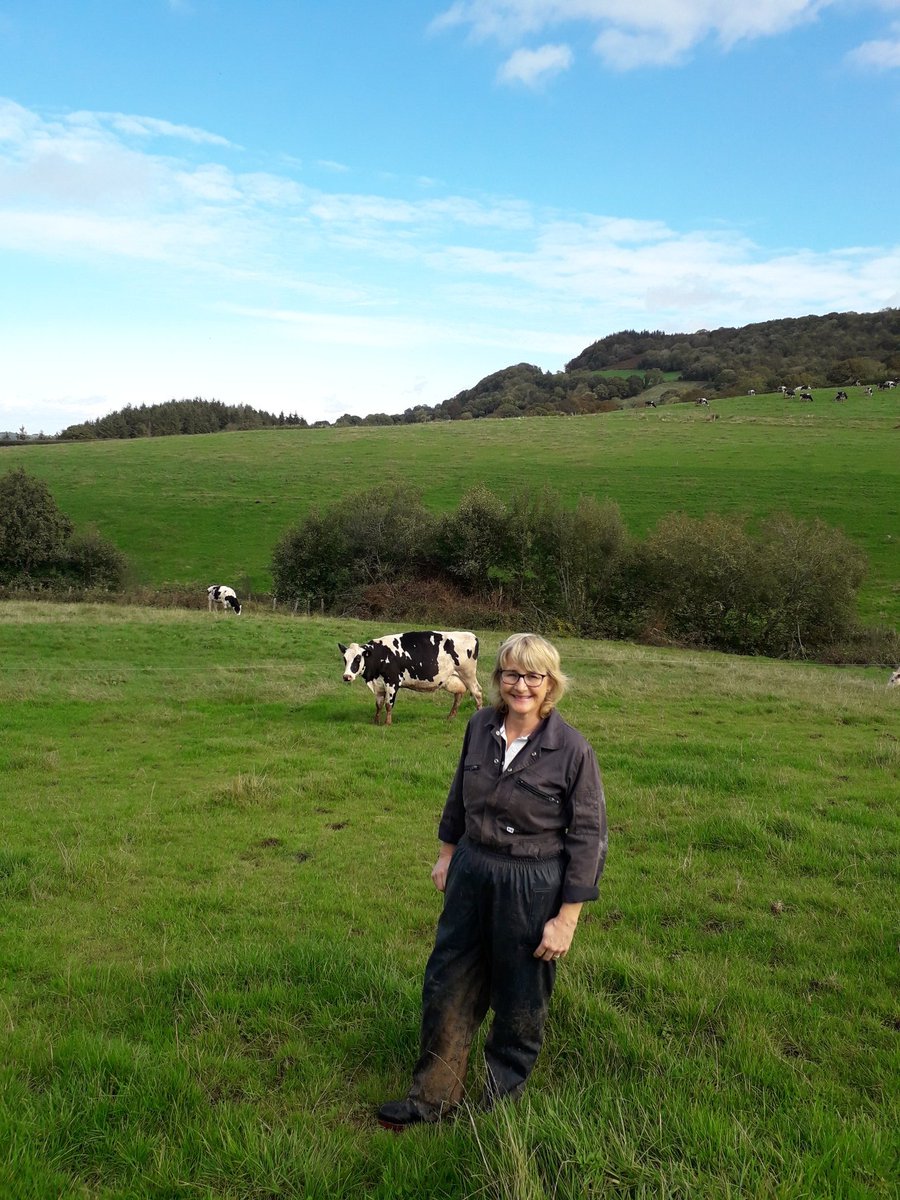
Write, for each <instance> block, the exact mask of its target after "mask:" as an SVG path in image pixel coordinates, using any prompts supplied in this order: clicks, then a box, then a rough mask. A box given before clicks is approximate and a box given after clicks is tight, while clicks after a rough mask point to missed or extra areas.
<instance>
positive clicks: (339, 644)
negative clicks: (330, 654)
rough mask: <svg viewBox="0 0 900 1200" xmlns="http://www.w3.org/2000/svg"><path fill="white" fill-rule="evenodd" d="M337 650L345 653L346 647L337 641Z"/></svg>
mask: <svg viewBox="0 0 900 1200" xmlns="http://www.w3.org/2000/svg"><path fill="white" fill-rule="evenodd" d="M338 650H340V652H341V654H346V653H347V647H346V646H345V645H344V643H343V642H338Z"/></svg>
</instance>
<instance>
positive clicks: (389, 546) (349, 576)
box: [272, 485, 437, 607]
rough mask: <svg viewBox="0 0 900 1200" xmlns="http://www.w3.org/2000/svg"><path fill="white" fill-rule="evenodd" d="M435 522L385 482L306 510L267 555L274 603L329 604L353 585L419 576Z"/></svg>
mask: <svg viewBox="0 0 900 1200" xmlns="http://www.w3.org/2000/svg"><path fill="white" fill-rule="evenodd" d="M436 535H437V519H436V518H435V517H434V516H433V515H432V514H431V513H430V512H428V511H427V509H425V508H424V506H423V505H422V503H421V500H420V498H419V496H418V494H417V493H416V492H414V491H412V490H411V489H410V488H407V487H403V486H398V485H385V486H381V487H375V488H370V489H369V490H368V491H364V492H359V493H357V494H355V495H352V496H348V497H347V498H346V499H344V500H342V501H340V502H339V503H338V504H336V505H335V506H334V507H333V508H331V509H329V510H327V511H325V512H322V511H320V510H318V509H317V510H314V511H313V512H311V513H310V514H309V515H308V516H306V517H304V518H303V519H302V520H301V521H299V522H298V523H297V525H295V526H294V527H293V528H292V529H290V530H288V532H287V533H286V534H285V535H284V536H283V537H282V539H281V540H280V541H279V542H278V544H277V545H276V546H275V549H274V552H273V557H272V579H273V584H274V590H275V594H276V595H277V596H278V598H279V600H281V601H288V602H290V601H294V602H300V603H304V604H307V605H319V604H322V605H325V606H327V607H331V606H332V605H334V604H335V603H336V602H338V601H340V600H341V598H346V597H347V596H348V594H349V593H350V592H351V591H352V590H354V589H359V588H361V587H366V586H369V585H372V584H379V583H384V582H391V583H395V582H397V580H398V579H401V578H414V577H415V576H417V575H418V574H420V573H422V572H423V571H427V569H428V568H429V566H430V565H431V561H432V554H433V550H434V546H435V539H436Z"/></svg>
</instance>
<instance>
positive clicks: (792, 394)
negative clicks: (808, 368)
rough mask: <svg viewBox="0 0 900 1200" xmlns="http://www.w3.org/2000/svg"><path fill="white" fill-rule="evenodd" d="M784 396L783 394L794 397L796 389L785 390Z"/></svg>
mask: <svg viewBox="0 0 900 1200" xmlns="http://www.w3.org/2000/svg"><path fill="white" fill-rule="evenodd" d="M784 394H785V396H791V397H793V396H796V395H797V389H796V388H785V389H784Z"/></svg>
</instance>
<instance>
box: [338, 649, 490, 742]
mask: <svg viewBox="0 0 900 1200" xmlns="http://www.w3.org/2000/svg"><path fill="white" fill-rule="evenodd" d="M338 646H339V648H340V651H341V654H343V656H344V683H352V682H353V680H354V679H356V677H357V675H362V677H363V679H364V680H365V681H366V687H367V688H369V690H370V691H371V692H372V693H373V695H374V696H375V724H376V725H378V724H379V723H380V720H381V710H382V709H384V710H385V712H386V714H387V715H386V717H385V724H386V725H390V724H391V712H392V710H393V707H394V701H395V700H396V698H397V693H398V691H399V690H400V688H410V689H412V690H413V691H417V692H436V691H439V690H441V689H443V690H444V691H446V692H450V694H451V695H452V696H453V707H452V708H451V709H450V712H449V713H448V719H449V717H454V716H456V712H457V709H458V708H459V702H460V700H461V699H462V697H463V696H464V695H465V694H466V692H471V694H472V696H473V698H474V700H475V705H476V707H477V708H481V688H480V687H479V685H478V675H477V669H478V638H477V637H476V636H475V634H474V633H466V632H459V631H458V632H456V633H440V632H437V631H434V630H431V631H428V632H413V633H388V634H385V636H384V637H378V638H372V640H371V641H368V642H366V643H365V645H364V646H360V645H358V644H357V643H356V642H353V643H352V644H351V645H350V646H345V645H344V644H343V643H342V642H338Z"/></svg>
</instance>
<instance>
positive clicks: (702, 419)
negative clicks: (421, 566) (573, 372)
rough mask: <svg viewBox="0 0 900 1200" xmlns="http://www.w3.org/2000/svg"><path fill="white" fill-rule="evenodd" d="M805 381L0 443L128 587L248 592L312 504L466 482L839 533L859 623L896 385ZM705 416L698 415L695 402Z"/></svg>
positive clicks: (435, 502)
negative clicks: (124, 562)
mask: <svg viewBox="0 0 900 1200" xmlns="http://www.w3.org/2000/svg"><path fill="white" fill-rule="evenodd" d="M848 390H849V392H850V400H849V401H848V402H847V403H842V404H836V403H834V402H833V396H834V389H832V388H826V389H816V390H815V392H814V395H815V397H816V400H815V403H813V404H809V403H801V402H800V401H797V400H786V399H785V398H784V397H782V396H781V394H780V393H777V394H775V395H771V396H755V397H736V398H733V399H727V400H718V401H716V400H714V401H712V403H711V406H710V408H709V409H706V408H699V407H696V406H694V405H685V404H674V405H664V406H662V407H660V408H658V409H655V410H654V409H644V408H643V407H641V408H635V409H630V410H623V411H619V412H614V413H605V414H595V415H591V416H579V417H530V418H528V419H526V420H518V421H516V420H497V421H493V420H480V421H460V422H442V423H434V424H428V425H406V426H392V427H387V428H376V427H363V428H360V427H355V428H337V429H333V428H328V429H310V430H260V431H255V432H250V433H222V434H208V435H202V436H195V437H173V438H153V439H138V440H135V441H129V442H117V441H106V442H93V443H71V444H54V445H28V446H21V447H9V448H4V449H2V450H0V470H4V469H5V468H6V466H7V464H8V466H9V467H12V466H20V465H21V466H24V467H25V468H26V469H27V470H29V471H31V472H33V473H34V474H36V475H39V476H40V477H41V478H43V479H45V480H46V481H47V483H48V484H49V485H50V487H51V490H52V491H53V495H54V497H55V499H56V500H57V503H58V504H59V505H60V506H61V507H62V508H63V510H64V511H65V512H67V513H68V514H69V515H70V516H71V517H72V518H73V520H74V521H75V522H76V524H78V525H85V524H89V523H93V524H95V525H96V526H97V527H98V528H99V530H100V532H101V533H102V534H103V535H104V536H105V537H107V538H109V539H110V540H112V541H113V542H115V543H116V544H117V545H118V546H119V547H120V548H121V549H122V550H124V551H125V553H126V554H127V555H128V556H129V557H130V559H131V560H132V562H133V563H134V564H135V567H136V569H137V572H138V576H139V579H140V581H141V582H142V583H144V584H147V585H150V586H153V587H159V586H161V585H163V584H166V583H181V584H184V583H187V584H191V585H202V586H203V587H204V588H205V586H206V585H207V584H208V583H212V582H228V583H232V584H235V585H237V584H238V581H245V585H246V587H248V588H249V589H250V590H254V591H256V592H266V591H268V590H269V588H270V586H271V578H270V575H269V561H270V557H271V551H272V547H273V546H274V544H275V542H276V541H277V540H278V538H279V537H280V535H281V534H282V533H283V531H284V530H285V528H286V527H287V526H288V525H290V524H292V523H293V522H294V521H296V520H297V519H298V518H299V517H301V516H302V515H304V514H305V513H307V512H308V511H309V510H310V508H311V507H313V506H315V505H328V504H331V503H332V502H334V501H335V500H337V499H339V498H341V497H343V496H345V495H347V493H348V492H352V491H356V490H359V489H362V488H364V487H367V486H371V485H372V484H373V483H384V482H389V481H406V482H408V483H410V484H411V485H413V486H414V487H417V488H420V489H421V491H422V495H423V499H424V501H425V503H426V504H427V505H428V506H429V507H431V508H432V509H434V510H436V511H441V510H447V509H450V508H452V507H454V506H455V505H456V504H457V503H458V501H459V499H460V497H461V496H462V495H463V494H464V493H465V492H466V491H467V490H468V489H469V488H470V487H472V486H473V485H474V484H476V483H484V484H486V485H487V486H488V487H490V488H491V489H493V490H494V491H496V492H497V493H498V494H499V495H500V496H501V497H503V498H508V497H509V496H510V495H512V494H513V493H514V492H515V491H516V490H517V489H518V488H520V487H522V486H529V485H533V486H540V485H542V484H543V483H545V482H548V483H550V484H551V485H552V486H553V487H555V488H557V489H558V490H559V491H560V492H561V493H562V495H563V496H564V498H566V499H567V500H568V501H570V502H571V503H572V504H574V503H575V502H576V500H577V498H578V496H579V495H582V494H584V495H594V496H596V497H597V498H599V499H603V498H604V497H610V498H612V499H613V500H616V501H617V502H618V503H619V504H620V506H621V509H622V513H623V516H624V518H625V521H626V523H627V525H628V526H629V528H630V529H631V530H632V532H633V533H635V534H638V535H641V534H644V533H646V531H647V530H648V529H649V528H651V527H652V526H653V525H654V524H655V523H656V522H657V521H658V520H659V519H660V517H662V516H663V515H664V514H665V513H667V512H671V511H673V510H681V511H684V512H686V513H688V514H689V515H691V516H702V515H704V514H705V513H707V512H721V513H734V512H740V513H747V514H749V515H751V516H756V517H759V516H763V515H765V514H768V513H770V512H773V511H781V510H788V511H790V512H792V513H794V514H795V515H796V516H798V517H803V518H806V519H812V518H821V519H822V520H823V521H825V522H827V523H828V524H830V525H834V526H837V527H839V528H841V529H843V530H844V532H845V533H847V534H848V535H849V536H850V537H852V538H853V539H854V540H855V541H856V542H858V543H859V545H860V546H862V548H863V549H864V550H865V552H866V553H867V555H868V556H869V560H870V562H871V572H870V575H869V578H868V579H867V581H866V582H865V584H864V586H863V591H862V595H861V616H862V618H863V620H864V621H865V622H867V623H869V624H881V625H893V626H896V625H898V624H900V551H898V545H900V453H898V438H900V432H898V430H900V399H898V396H897V393H896V392H890V393H876V394H875V395H874V396H872V397H866V396H865V395H864V392H863V389H854V388H850V389H848ZM713 414H715V415H718V417H719V419H718V420H716V421H714V422H710V421H709V419H708V418H709V416H711V415H713Z"/></svg>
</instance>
